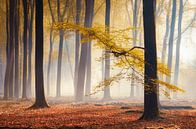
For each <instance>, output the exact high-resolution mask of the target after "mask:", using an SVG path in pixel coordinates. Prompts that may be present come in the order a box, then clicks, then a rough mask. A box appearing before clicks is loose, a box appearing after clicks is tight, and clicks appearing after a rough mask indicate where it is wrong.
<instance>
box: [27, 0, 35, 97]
mask: <svg viewBox="0 0 196 129" xmlns="http://www.w3.org/2000/svg"><path fill="white" fill-rule="evenodd" d="M33 17H34V0H31V16H30V20H29V22H30V23H29V39H28V41H29V42H28V45H29V46H28V47H29V48H28V55H29V58H28V88H27V93H28V97H31V96H32V95H31V94H32V93H31V92H32V91H31V88H32V86H31V84H32V72H31V69H32V43H33V38H32V35H33V34H32V33H33Z"/></svg>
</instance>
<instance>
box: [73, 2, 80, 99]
mask: <svg viewBox="0 0 196 129" xmlns="http://www.w3.org/2000/svg"><path fill="white" fill-rule="evenodd" d="M80 15H81V0H76V21H75V22H76V24H77V25H79V24H80ZM80 41H81V35H80V33H79V31H78V30H76V39H75V70H74V95H75V96H76V85H77V80H78V64H79V56H80V55H79V52H80Z"/></svg>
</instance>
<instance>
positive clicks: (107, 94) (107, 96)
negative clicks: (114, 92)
mask: <svg viewBox="0 0 196 129" xmlns="http://www.w3.org/2000/svg"><path fill="white" fill-rule="evenodd" d="M110 6H111V4H110V0H106V11H105V27H106V32H107V33H109V31H110V30H109V28H110V10H111V9H110V8H111V7H110ZM104 64H105V67H104V71H105V72H104V80H107V79H109V77H110V53H109V52H108V51H107V50H106V51H105V58H104ZM103 99H104V100H108V99H111V96H110V87H105V88H104V96H103Z"/></svg>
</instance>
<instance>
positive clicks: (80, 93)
mask: <svg viewBox="0 0 196 129" xmlns="http://www.w3.org/2000/svg"><path fill="white" fill-rule="evenodd" d="M85 4H86V10H85V21H84V27H87V28H89V27H91V25H92V23H91V22H92V20H91V19H92V17H93V16H92V12H91V11H92V10H93V5H94V0H86V1H85ZM88 44H89V42H88V43H83V44H82V45H81V54H80V61H79V65H78V80H77V87H76V96H75V97H76V100H77V101H82V100H83V97H84V82H85V77H86V65H87V51H88Z"/></svg>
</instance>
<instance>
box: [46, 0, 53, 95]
mask: <svg viewBox="0 0 196 129" xmlns="http://www.w3.org/2000/svg"><path fill="white" fill-rule="evenodd" d="M48 5H49V9H50V15H51V17H52V24H53V23H54V22H55V18H54V14H53V11H52V7H51V0H48ZM52 51H53V29H52V27H51V29H50V50H49V56H48V69H47V95H48V96H49V94H50V69H51V62H52Z"/></svg>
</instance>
